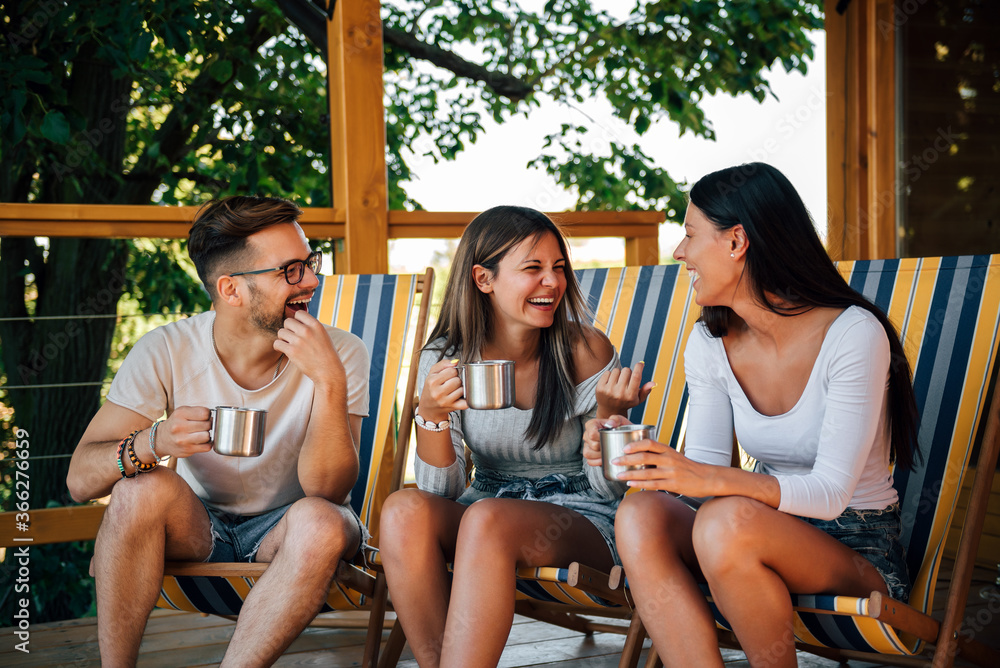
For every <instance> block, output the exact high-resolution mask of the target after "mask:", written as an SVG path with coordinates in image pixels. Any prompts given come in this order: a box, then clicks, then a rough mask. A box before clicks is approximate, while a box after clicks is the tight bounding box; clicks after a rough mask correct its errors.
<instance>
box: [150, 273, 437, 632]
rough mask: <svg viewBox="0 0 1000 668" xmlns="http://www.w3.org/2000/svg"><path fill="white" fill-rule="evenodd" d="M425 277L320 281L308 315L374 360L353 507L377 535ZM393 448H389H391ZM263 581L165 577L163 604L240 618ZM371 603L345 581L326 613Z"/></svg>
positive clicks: (330, 598)
mask: <svg viewBox="0 0 1000 668" xmlns="http://www.w3.org/2000/svg"><path fill="white" fill-rule="evenodd" d="M420 278H421V277H420V276H416V275H382V274H372V275H335V276H321V277H320V286H319V288H317V291H316V294H315V295H314V297H313V300H312V301H311V302H310V304H309V312H310V313H311V314H312V315H313V316H315V317H316V318H318V319H319V320H320V321H321V322H323V323H326V324H331V325H334V326H335V327H338V328H340V329H343V330H347V331H349V332H352V333H353V334H355V335H357V336H358V337H359V338H360V339H361V340H362V341H364V343H365V347H366V348H367V349H368V354H369V355H370V356H371V368H370V372H369V402H368V404H369V406H368V417H366V418H365V419H364V420H363V421H362V423H361V441H360V443H359V453H360V454H359V459H360V462H361V467H360V471H359V473H358V481H357V483H356V484H355V486H354V489H353V491H352V492H351V505H352V506H353V507H354V510H355V511H356V512H357V513H358V515H359V517H361V520H362V521H363V522H364V523H365V526H367V527H368V529H369V531H371V532H372V533H373V534H376V533H377V520H378V517H377V510H378V509H377V507H376V506H377V504H376V499H381V498H384V497H385V496H386V495H388V488H389V485H390V482H391V480H390V478H391V476H390V475H389V474H390V473H391V467H392V461H393V454H394V453H393V445H394V443H395V431H396V413H395V401H396V388H397V386H398V384H399V374H400V370H401V368H402V364H403V360H404V358H405V355H404V352H405V349H406V344H407V340H408V338H409V337H411V336H412V332H410V326H411V321H415V320H416V318H414V317H412V316H413V304H414V299H415V294H416V290H417V285H418V282H419V280H420ZM387 444H389V447H388V448H387V447H386V445H387ZM255 582H256V578H255V577H248V576H229V577H218V576H212V577H207V576H172V575H169V576H166V577H165V578H164V581H163V588H162V590H161V592H160V599H159V601H157V604H156V605H157V607H161V608H173V609H176V610H188V611H192V612H204V613H208V614H218V615H237V614H239V610H240V608H241V607H242V605H243V600H244V599H245V598H246V596H247V595H248V594H249V593H250V589H251V587H253V585H254V583H255ZM367 603H368V601H367V600H366V598H365V596H363V595H362V594H361V593H359V592H356V591H354V590H352V589H350V588H348V587H346V586H344V585H342V584H341V583H339V582H334V583H333V585H332V586H331V590H330V594H329V596H328V597H327V601H326V604H325V605H324V607H323V610H322V611H323V612H330V611H333V610H350V609H355V608H359V607H363V606H364V605H366V604H367Z"/></svg>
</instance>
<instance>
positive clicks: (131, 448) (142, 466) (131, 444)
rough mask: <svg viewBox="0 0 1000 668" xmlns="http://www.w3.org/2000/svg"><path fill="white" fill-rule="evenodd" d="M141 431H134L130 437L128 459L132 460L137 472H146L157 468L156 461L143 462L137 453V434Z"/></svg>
mask: <svg viewBox="0 0 1000 668" xmlns="http://www.w3.org/2000/svg"><path fill="white" fill-rule="evenodd" d="M138 433H139V430H136V431H133V432H132V433H131V434H130V435H129V438H128V446H127V447H128V459H129V461H130V462H132V466H134V467H135V472H136V473H146V472H148V471H152V470H153V469H155V468H156V462H153V463H152V464H143V463H142V460H140V459H139V455H137V454H135V436H136V434H138Z"/></svg>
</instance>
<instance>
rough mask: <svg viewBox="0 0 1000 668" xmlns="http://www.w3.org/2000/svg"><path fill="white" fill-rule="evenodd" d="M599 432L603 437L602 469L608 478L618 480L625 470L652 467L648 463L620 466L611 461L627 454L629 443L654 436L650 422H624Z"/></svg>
mask: <svg viewBox="0 0 1000 668" xmlns="http://www.w3.org/2000/svg"><path fill="white" fill-rule="evenodd" d="M598 433H599V434H600V437H601V469H602V470H603V471H604V477H605V478H607V479H608V480H614V481H616V482H618V475H619V474H621V473H625V471H635V470H636V469H647V468H651V467H649V466H647V465H646V464H639V465H636V466H620V465H616V464H612V463H611V461H612V460H613V459H615V458H616V457H621V456H622V455H624V454H625V446H626V445H628V444H629V443H633V442H635V441H641V440H642V439H644V438H652V437H653V428H652V427H651V426H649V425H648V424H623V425H621V426H619V427H610V428H608V429H601V430H599V432H598Z"/></svg>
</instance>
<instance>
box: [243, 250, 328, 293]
mask: <svg viewBox="0 0 1000 668" xmlns="http://www.w3.org/2000/svg"><path fill="white" fill-rule="evenodd" d="M306 267H309V268H310V269H311V270H312V273H314V274H317V275H319V272H320V269H322V268H323V253H321V252H320V251H313V252H312V253H309V257H307V258H306V259H305V260H292V261H291V262H289V263H288V264H286V265H285V266H283V267H272V268H271V269H258V270H256V271H237V272H236V273H234V274H229V275H230V276H246V275H248V274H266V273H267V272H269V271H283V272H285V282H287V283H288V284H289V285H298V284H299V283H301V282H302V279H303V278H304V277H305V275H306Z"/></svg>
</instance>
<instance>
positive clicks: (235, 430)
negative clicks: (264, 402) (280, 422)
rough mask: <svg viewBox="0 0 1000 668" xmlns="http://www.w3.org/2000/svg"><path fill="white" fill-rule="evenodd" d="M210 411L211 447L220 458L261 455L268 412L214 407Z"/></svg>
mask: <svg viewBox="0 0 1000 668" xmlns="http://www.w3.org/2000/svg"><path fill="white" fill-rule="evenodd" d="M211 411H212V432H213V436H212V440H213V441H214V445H213V446H212V448H213V449H214V450H215V451H216V452H218V453H219V454H220V455H229V456H231V457H257V456H259V455H260V454H261V453H262V452H264V427H265V424H266V422H267V411H265V410H262V409H259V408H237V407H236V406H216V407H215V408H213V409H211Z"/></svg>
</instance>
